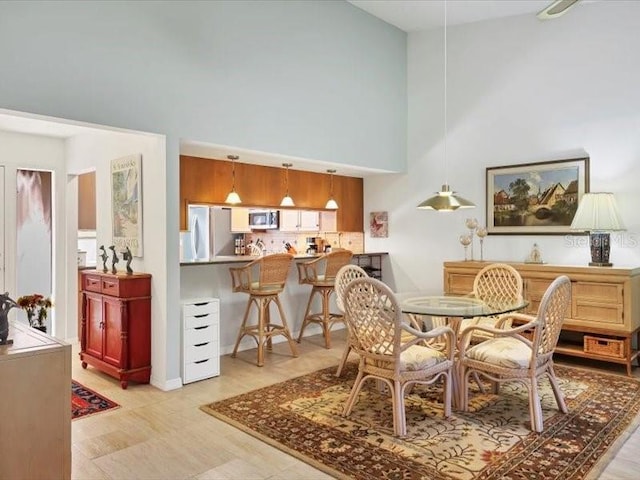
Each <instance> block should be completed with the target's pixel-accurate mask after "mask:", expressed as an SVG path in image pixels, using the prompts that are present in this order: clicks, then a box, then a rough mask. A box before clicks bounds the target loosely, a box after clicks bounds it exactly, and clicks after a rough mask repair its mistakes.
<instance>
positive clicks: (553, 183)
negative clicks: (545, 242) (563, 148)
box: [487, 158, 589, 235]
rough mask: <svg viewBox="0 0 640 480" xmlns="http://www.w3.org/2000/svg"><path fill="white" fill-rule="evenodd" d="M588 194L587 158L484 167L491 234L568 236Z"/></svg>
mask: <svg viewBox="0 0 640 480" xmlns="http://www.w3.org/2000/svg"><path fill="white" fill-rule="evenodd" d="M588 191H589V158H574V159H569V160H554V161H550V162H540V163H525V164H522V165H513V166H505V167H490V168H487V230H488V233H489V234H490V235H491V234H494V235H495V234H521V235H522V234H532V235H533V234H535V235H540V234H567V233H573V234H575V232H571V231H570V230H569V227H570V226H571V221H572V220H573V216H574V215H575V213H576V210H577V209H578V204H579V203H580V199H581V198H582V195H584V194H585V192H588Z"/></svg>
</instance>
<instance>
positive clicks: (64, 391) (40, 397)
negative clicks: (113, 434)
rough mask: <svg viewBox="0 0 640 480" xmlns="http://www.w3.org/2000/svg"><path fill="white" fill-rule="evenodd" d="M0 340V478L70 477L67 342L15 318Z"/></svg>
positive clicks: (69, 353) (69, 363)
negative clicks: (5, 338) (7, 340)
mask: <svg viewBox="0 0 640 480" xmlns="http://www.w3.org/2000/svg"><path fill="white" fill-rule="evenodd" d="M9 338H10V339H13V344H12V345H0V381H1V382H2V386H1V387H0V389H1V391H2V401H0V478H1V479H47V478H56V479H69V478H71V345H69V344H66V343H63V342H61V341H59V340H56V339H55V338H52V337H50V336H48V335H45V334H44V333H41V332H39V331H38V330H35V329H33V328H30V327H28V326H26V325H23V324H20V323H17V322H15V323H12V324H10V328H9Z"/></svg>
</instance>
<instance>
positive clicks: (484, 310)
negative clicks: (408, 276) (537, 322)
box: [396, 292, 529, 318]
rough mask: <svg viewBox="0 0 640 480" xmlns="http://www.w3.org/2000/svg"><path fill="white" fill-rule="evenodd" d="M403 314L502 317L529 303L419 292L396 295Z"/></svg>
mask: <svg viewBox="0 0 640 480" xmlns="http://www.w3.org/2000/svg"><path fill="white" fill-rule="evenodd" d="M396 299H397V300H398V304H399V305H400V309H401V310H402V311H403V312H404V313H409V314H414V315H425V316H432V317H456V318H474V317H490V316H494V315H502V314H504V313H509V312H515V311H518V310H522V309H523V308H525V307H526V306H527V305H528V304H529V302H528V301H526V300H519V301H516V302H513V301H506V300H500V301H498V300H488V301H482V300H479V299H477V298H473V297H454V296H445V295H433V294H427V293H421V292H408V293H398V294H396Z"/></svg>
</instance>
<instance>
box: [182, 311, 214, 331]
mask: <svg viewBox="0 0 640 480" xmlns="http://www.w3.org/2000/svg"><path fill="white" fill-rule="evenodd" d="M217 321H218V314H217V313H203V314H201V315H195V316H189V317H184V329H185V330H188V329H190V328H197V327H204V326H207V325H213V324H214V323H216V322H217Z"/></svg>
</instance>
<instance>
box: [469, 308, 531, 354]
mask: <svg viewBox="0 0 640 480" xmlns="http://www.w3.org/2000/svg"><path fill="white" fill-rule="evenodd" d="M518 316H522V317H527V318H529V319H531V318H533V320H532V321H530V322H528V323H525V324H524V325H520V326H519V327H515V328H507V329H505V328H495V327H488V326H482V325H473V326H470V327H468V328H466V329H465V330H464V332H463V333H462V336H461V337H460V342H459V348H460V354H461V355H462V354H464V351H465V350H466V349H467V347H468V346H469V344H470V342H471V337H472V335H473V332H475V331H480V332H486V333H490V334H492V335H493V336H494V337H495V338H498V337H513V338H515V339H517V340H520V341H521V342H523V343H524V344H526V345H528V346H529V347H531V346H532V345H533V343H531V341H530V340H529V339H527V338H525V337H523V336H522V335H521V334H522V333H524V332H526V331H527V330H535V329H536V328H538V327H539V326H540V322H539V321H538V320H537V319H536V318H534V317H529V315H522V314H518Z"/></svg>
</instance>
